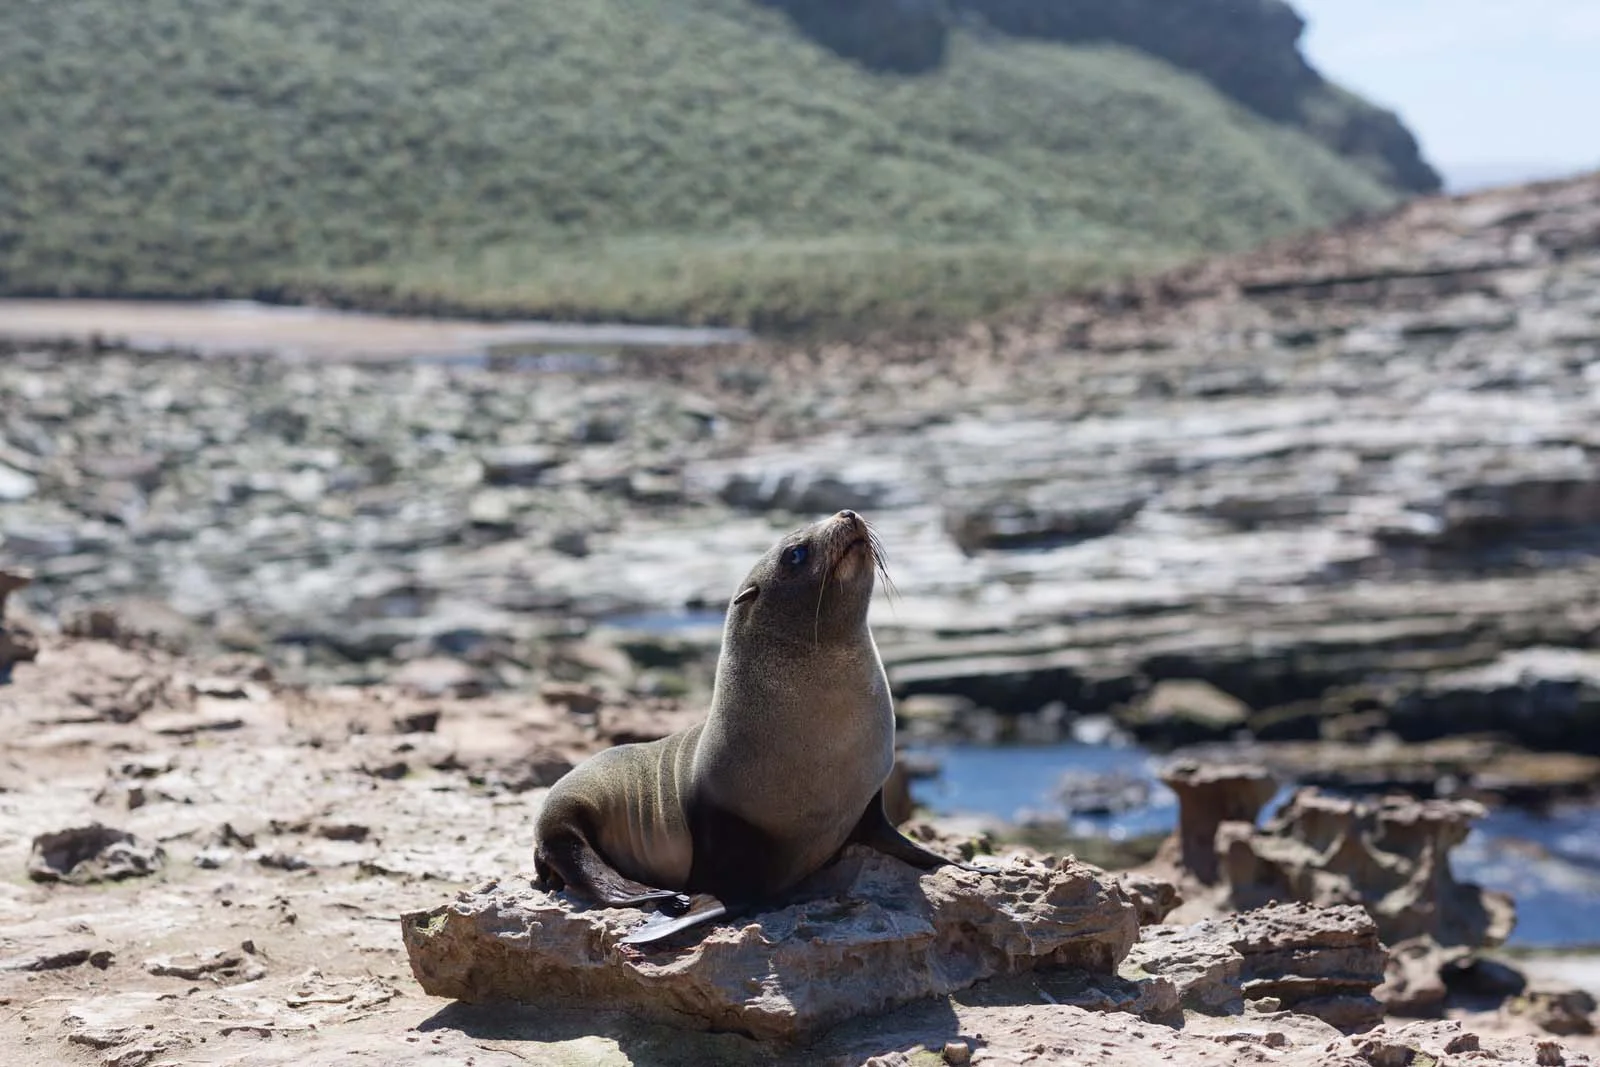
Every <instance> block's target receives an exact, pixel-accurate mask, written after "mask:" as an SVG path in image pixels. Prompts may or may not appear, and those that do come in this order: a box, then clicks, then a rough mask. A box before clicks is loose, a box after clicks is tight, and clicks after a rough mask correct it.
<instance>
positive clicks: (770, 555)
mask: <svg viewBox="0 0 1600 1067" xmlns="http://www.w3.org/2000/svg"><path fill="white" fill-rule="evenodd" d="M880 573H881V574H883V575H884V578H885V580H886V581H887V579H888V573H887V571H885V570H884V554H883V545H882V543H881V542H880V541H879V540H878V535H877V534H876V533H875V532H873V529H872V526H871V525H870V524H869V523H868V522H867V520H865V519H863V518H862V517H861V516H860V515H857V514H856V513H855V512H853V511H841V512H839V513H838V514H836V515H833V516H831V517H829V518H826V519H823V520H822V521H821V522H817V523H813V524H812V525H810V526H807V527H804V528H803V529H799V530H796V531H794V532H793V533H791V534H788V535H787V536H785V537H784V538H783V539H781V540H780V541H778V543H777V544H775V545H773V546H772V547H771V548H770V549H768V550H767V552H766V554H765V555H763V556H762V557H761V559H759V560H758V561H757V562H756V565H755V566H754V567H752V568H751V569H750V573H749V574H748V575H746V576H745V579H744V581H743V582H741V583H739V591H738V593H737V594H736V595H735V596H734V598H733V602H732V603H731V604H730V605H729V606H728V624H727V628H728V631H729V632H730V633H738V632H746V631H754V630H760V631H763V632H766V633H772V634H782V635H783V636H787V637H792V638H795V639H798V640H804V641H807V642H811V643H816V644H821V643H824V642H827V641H829V640H836V641H837V640H848V639H853V638H855V637H856V636H857V635H859V633H860V632H861V630H862V629H863V628H864V627H865V626H866V621H867V605H868V604H869V603H870V602H871V600H872V587H873V582H874V579H875V577H876V575H877V574H880Z"/></svg>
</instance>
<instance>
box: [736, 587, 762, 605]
mask: <svg viewBox="0 0 1600 1067" xmlns="http://www.w3.org/2000/svg"><path fill="white" fill-rule="evenodd" d="M759 592H761V588H760V587H759V586H754V585H752V586H748V587H746V588H744V589H741V590H739V595H738V596H736V597H734V598H733V605H732V606H734V607H738V606H739V605H740V604H743V603H744V602H745V601H747V600H754V599H755V598H756V594H757V593H759Z"/></svg>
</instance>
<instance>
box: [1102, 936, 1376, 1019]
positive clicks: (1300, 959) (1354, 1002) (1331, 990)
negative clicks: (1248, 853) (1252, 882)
mask: <svg viewBox="0 0 1600 1067" xmlns="http://www.w3.org/2000/svg"><path fill="white" fill-rule="evenodd" d="M1385 959H1386V956H1385V953H1384V949H1383V945H1382V944H1381V943H1380V942H1379V940H1378V929H1377V926H1376V925H1375V924H1374V923H1373V921H1372V918H1371V916H1369V915H1368V914H1367V913H1366V912H1365V911H1364V910H1362V909H1361V908H1360V907H1357V906H1355V905H1343V906H1338V907H1316V906H1313V905H1308V904H1278V905H1273V906H1270V907H1265V908H1259V909H1257V910H1255V911H1250V912H1244V913H1242V914H1239V915H1233V916H1229V917H1226V918H1221V919H1205V920H1201V921H1200V922H1197V923H1194V924H1191V925H1189V926H1151V927H1146V928H1145V929H1144V930H1143V931H1141V934H1140V940H1139V944H1138V945H1136V946H1134V948H1133V950H1132V951H1131V952H1130V953H1129V956H1128V959H1127V962H1126V963H1125V964H1124V967H1123V971H1122V973H1123V974H1124V975H1125V976H1130V977H1131V976H1134V975H1155V976H1159V977H1164V978H1167V979H1170V980H1171V981H1172V982H1173V984H1174V985H1176V986H1177V989H1178V995H1179V997H1180V1000H1181V1002H1182V1004H1183V1006H1184V1007H1185V1008H1189V1009H1191V1010H1194V1011H1202V1012H1208V1013H1212V1014H1237V1013H1238V1012H1240V1011H1242V1010H1243V1008H1244V1002H1245V1001H1246V1000H1251V1001H1264V1000H1270V1001H1273V1002H1275V1003H1276V1004H1277V1005H1279V1006H1280V1007H1281V1008H1282V1009H1283V1010H1288V1011H1294V1012H1298V1013H1300V1014H1302V1015H1312V1016H1315V1017H1317V1018H1319V1019H1322V1020H1323V1021H1324V1022H1327V1023H1329V1024H1331V1025H1333V1026H1336V1027H1338V1028H1339V1029H1341V1030H1344V1031H1346V1032H1356V1031H1360V1030H1365V1029H1368V1028H1370V1027H1372V1026H1375V1025H1377V1024H1378V1023H1379V1022H1381V1021H1382V1018H1383V1006H1382V1005H1381V1004H1380V1003H1379V1002H1378V1001H1377V1000H1376V999H1375V998H1374V997H1373V990H1374V989H1375V988H1376V987H1377V986H1378V985H1379V983H1381V982H1382V981H1383V977H1384V964H1385Z"/></svg>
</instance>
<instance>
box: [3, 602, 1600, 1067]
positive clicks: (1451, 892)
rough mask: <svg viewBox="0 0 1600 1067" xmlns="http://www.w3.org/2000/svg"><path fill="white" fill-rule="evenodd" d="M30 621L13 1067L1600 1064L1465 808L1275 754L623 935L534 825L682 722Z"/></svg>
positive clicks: (1580, 984)
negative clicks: (702, 925)
mask: <svg viewBox="0 0 1600 1067" xmlns="http://www.w3.org/2000/svg"><path fill="white" fill-rule="evenodd" d="M8 627H9V628H8V630H7V633H8V634H10V635H12V636H20V635H26V634H27V628H26V626H25V625H21V624H18V623H16V622H15V620H13V621H12V622H11V623H9V624H8ZM29 636H33V637H34V638H35V641H34V645H33V649H32V652H33V654H32V656H31V657H26V658H22V659H20V660H18V661H16V662H15V663H13V665H12V666H13V672H14V673H13V683H12V684H11V685H8V686H5V687H0V815H3V818H0V867H3V868H4V869H5V870H7V871H9V872H11V873H10V875H9V876H8V877H7V878H6V879H3V880H0V1008H4V1009H5V1011H4V1014H3V1015H0V1058H4V1060H5V1062H8V1063H19V1064H20V1063H34V1062H41V1063H44V1062H48V1063H60V1064H77V1063H81V1064H84V1065H86V1067H87V1065H89V1064H104V1065H117V1067H143V1065H154V1064H178V1063H183V1064H219V1065H220V1064H229V1065H233V1067H279V1065H289V1064H296V1063H305V1062H328V1061H331V1060H333V1059H342V1058H345V1057H353V1059H352V1060H351V1062H371V1063H384V1064H391V1065H405V1064H411V1063H419V1064H420V1063H424V1062H440V1059H441V1057H442V1058H443V1059H445V1060H448V1061H450V1062H466V1060H468V1059H470V1060H471V1061H472V1062H473V1063H474V1064H475V1065H488V1067H512V1065H515V1064H518V1063H525V1062H529V1061H530V1060H532V1061H534V1062H552V1063H571V1064H575V1065H577V1064H581V1065H585V1067H588V1065H595V1067H599V1065H606V1067H611V1065H622V1064H627V1063H652V1064H665V1065H673V1067H676V1065H679V1064H681V1065H683V1067H688V1065H689V1064H705V1063H711V1064H724V1065H733V1064H767V1065H774V1067H778V1065H783V1067H787V1065H791V1064H794V1065H798V1064H802V1063H805V1064H827V1065H838V1067H845V1065H864V1064H869V1063H870V1064H877V1065H890V1064H893V1065H913V1064H914V1065H917V1067H922V1065H924V1064H932V1063H935V1062H944V1063H950V1064H960V1063H966V1062H971V1063H977V1064H984V1063H989V1064H995V1065H999V1064H1008V1063H1029V1062H1061V1061H1062V1060H1063V1059H1074V1058H1081V1057H1084V1056H1092V1057H1096V1058H1097V1060H1098V1061H1102V1062H1108V1063H1128V1064H1134V1063H1142V1062H1148V1061H1149V1060H1150V1059H1151V1058H1156V1057H1162V1058H1166V1059H1169V1060H1171V1061H1173V1062H1179V1063H1199V1064H1210V1063H1232V1062H1238V1057H1239V1056H1241V1055H1244V1054H1246V1053H1247V1052H1248V1053H1249V1054H1251V1055H1255V1054H1257V1053H1260V1054H1262V1055H1265V1056H1267V1057H1268V1058H1269V1060H1268V1061H1269V1062H1274V1063H1282V1064H1300V1063H1305V1064H1313V1063H1316V1064H1326V1063H1339V1064H1350V1065H1352V1067H1362V1065H1364V1067H1373V1065H1379V1064H1387V1063H1413V1062H1421V1061H1422V1060H1423V1059H1424V1058H1431V1059H1433V1060H1434V1061H1435V1062H1457V1059H1453V1058H1452V1057H1456V1058H1464V1059H1465V1060H1468V1061H1471V1062H1479V1061H1488V1062H1495V1061H1499V1060H1503V1061H1508V1062H1519V1063H1529V1062H1535V1061H1537V1062H1539V1063H1563V1064H1574V1065H1577V1064H1585V1063H1591V1062H1595V1060H1596V1058H1597V1057H1600V1043H1597V1039H1596V1038H1595V1037H1594V1036H1593V1034H1594V1025H1593V1024H1594V1019H1593V1012H1594V1000H1593V997H1592V995H1591V993H1589V992H1587V991H1586V990H1591V989H1593V988H1595V987H1596V986H1597V985H1600V982H1597V981H1595V970H1596V968H1595V966H1594V961H1593V958H1592V957H1562V958H1556V959H1549V960H1543V961H1541V960H1531V961H1521V960H1515V959H1511V958H1508V957H1505V956H1503V955H1502V954H1500V953H1497V952H1496V951H1495V949H1494V946H1495V944H1496V943H1497V942H1498V941H1499V940H1500V939H1502V938H1503V937H1504V935H1505V932H1506V930H1507V929H1508V924H1509V923H1510V922H1511V921H1512V912H1511V910H1510V909H1511V905H1510V902H1509V901H1506V900H1505V899H1504V898H1502V897H1500V896H1498V895H1496V894H1492V893H1486V892H1484V891H1482V890H1480V889H1479V888H1478V887H1476V886H1473V885H1470V884H1464V883H1460V882H1457V881H1455V880H1454V879H1453V878H1451V877H1450V874H1449V866H1448V855H1449V852H1450V851H1451V849H1452V848H1454V847H1455V845H1456V844H1457V843H1458V842H1459V840H1460V838H1461V836H1462V834H1463V833H1464V832H1465V830H1466V827H1467V825H1468V824H1469V823H1470V821H1471V819H1472V818H1474V817H1475V815H1476V814H1478V813H1479V812H1480V810H1481V809H1477V808H1476V807H1475V806H1474V805H1472V804H1471V803H1470V802H1464V801H1429V802H1418V801H1416V800H1414V799H1410V798H1405V797H1401V796H1396V797H1392V798H1390V799H1387V800H1385V801H1383V802H1382V803H1366V802H1353V801H1350V800H1345V799H1340V798H1335V797H1329V796H1326V795H1322V794H1319V793H1317V792H1316V791H1315V790H1307V791H1302V792H1301V793H1299V794H1297V795H1296V796H1295V797H1294V798H1293V799H1292V800H1291V801H1290V802H1289V803H1288V804H1287V805H1286V806H1284V807H1283V808H1282V809H1281V810H1279V811H1278V812H1277V813H1276V815H1275V817H1274V818H1273V819H1272V820H1269V821H1268V822H1267V823H1266V824H1264V825H1262V826H1259V827H1258V826H1256V825H1254V823H1252V822H1251V821H1250V820H1251V819H1252V817H1253V815H1254V813H1255V810H1256V808H1257V807H1258V806H1259V805H1260V803H1261V802H1262V798H1263V797H1265V796H1267V795H1269V794H1270V793H1271V792H1272V791H1273V788H1274V786H1273V783H1272V782H1271V779H1270V777H1268V776H1267V775H1266V773H1265V772H1263V771H1259V770H1256V769H1251V768H1237V769H1229V768H1226V767H1221V766H1212V767H1208V768H1197V767H1193V766H1184V765H1178V766H1175V767H1173V768H1172V769H1171V771H1170V773H1169V776H1168V781H1169V782H1170V783H1171V785H1172V786H1173V788H1174V789H1176V790H1178V792H1179V794H1180V797H1181V798H1182V802H1183V805H1184V815H1183V820H1182V827H1181V831H1180V832H1179V833H1178V834H1175V835H1174V836H1173V837H1172V838H1171V839H1170V841H1169V842H1168V843H1167V845H1166V846H1165V847H1164V848H1163V850H1162V852H1161V854H1160V855H1159V856H1158V857H1157V858H1156V859H1155V860H1154V861H1152V862H1151V863H1150V864H1147V865H1145V866H1144V867H1142V868H1139V869H1135V870H1126V871H1122V872H1118V873H1108V872H1107V871H1105V870H1102V869H1100V868H1097V867H1094V866H1091V865H1088V864H1086V863H1083V862H1081V861H1079V860H1075V859H1072V858H1070V857H1060V856H1055V855H1048V854H1043V853H1040V852H1039V851H1037V850H1033V849H1029V848H1026V847H1019V846H1008V845H1003V844H998V843H996V842H994V841H989V840H984V839H981V838H980V839H974V838H971V837H970V836H968V835H965V834H963V833H960V832H956V831H953V830H951V829H945V828H941V827H939V826H937V825H932V824H928V823H926V822H920V821H913V822H912V823H910V824H908V826H907V830H908V832H910V833H912V834H914V835H916V836H918V837H919V838H921V839H922V840H924V841H925V842H927V843H928V844H929V846H930V847H933V848H937V849H941V850H945V851H947V852H949V853H951V854H957V855H968V856H970V855H974V854H976V853H979V852H982V853H986V854H993V855H994V856H995V857H996V860H997V861H998V862H997V863H996V864H995V867H996V869H995V870H994V871H993V872H992V873H985V874H972V873H968V872H954V871H950V870H945V871H941V872H934V873H932V874H926V875H919V874H918V873H917V872H915V871H912V870H910V869H909V868H906V867H904V865H900V864H896V863H894V862H893V861H889V860H887V859H885V858H884V857H881V856H878V855H876V854H871V853H863V852H859V851H856V852H851V853H847V855H846V856H845V857H844V858H843V859H842V860H841V862H840V863H839V864H838V865H836V866H835V867H832V868H829V869H828V870H826V871H824V872H823V873H822V874H821V875H819V876H818V878H817V879H814V880H813V882H812V883H810V884H808V886H806V887H805V888H804V889H803V891H802V892H801V894H800V897H801V899H799V900H797V901H796V902H794V903H793V904H791V905H789V906H788V907H787V908H777V909H774V910H773V911H772V912H769V913H767V914H764V915H762V916H759V917H757V918H756V919H755V920H754V921H750V922H744V923H739V924H732V925H726V926H717V927H716V928H715V929H713V930H711V931H709V932H708V933H706V934H705V936H704V938H703V939H702V940H700V941H698V942H697V943H695V944H693V945H688V946H679V947H673V946H663V947H661V948H659V949H657V950H653V951H652V952H650V953H639V952H637V951H630V952H623V951H620V950H619V947H618V946H617V945H616V944H615V942H616V939H617V938H618V937H619V936H621V934H622V933H624V932H625V931H626V930H627V929H628V928H629V926H631V924H632V923H633V922H635V921H637V919H638V918H640V917H641V916H640V913H638V912H636V911H632V910H630V909H598V910H593V909H589V910H586V909H582V908H581V907H578V906H576V905H575V904H574V903H573V902H572V901H570V900H568V899H566V898H565V897H562V896H550V895H547V894H544V893H541V892H539V891H538V890H535V889H533V888H532V886H531V885H530V883H529V872H530V867H531V857H532V852H531V842H532V829H533V823H534V815H535V813H536V812H537V806H538V803H539V800H540V797H541V796H542V794H543V791H544V789H545V787H546V786H548V784H549V783H550V782H552V781H554V780H555V778H556V777H558V776H559V775H560V774H561V773H563V772H564V771H565V770H566V769H568V768H569V767H571V766H572V765H573V764H574V763H575V762H576V761H577V760H579V759H581V758H583V757H584V756H585V755H586V754H588V753H590V752H592V751H594V750H596V749H597V748H598V747H602V746H604V745H607V744H613V743H617V742H619V741H622V740H629V739H636V738H648V737H655V736H661V735H662V734H664V733H666V732H668V731H670V730H672V729H676V728H678V727H680V726H682V725H683V724H684V722H685V721H691V720H692V719H693V718H694V717H695V715H696V712H694V711H693V710H692V709H688V708H684V707H681V706H674V705H671V704H670V703H667V702H658V703H656V704H653V705H652V704H621V705H611V704H602V705H601V706H594V705H593V704H590V703H586V702H585V701H584V700H582V699H581V697H582V694H581V693H580V692H578V691H575V690H569V691H565V692H562V691H554V690H553V691H551V692H550V693H549V694H548V695H547V696H546V697H545V698H543V699H530V698H528V697H527V696H524V695H515V694H481V695H478V696H471V697H458V696H448V695H446V696H437V697H422V696H418V695H416V694H414V693H410V692H407V691H406V690H405V689H404V688H402V687H398V686H371V687H351V686H331V687H325V686H298V685H288V684H285V683H283V682H282V681H280V680H277V679H276V678H275V677H274V676H273V674H272V671H271V669H270V667H269V666H268V665H267V664H265V662H264V661H262V660H260V659H259V658H255V657H250V656H247V655H241V654H238V653H229V654H223V655H221V656H217V657H211V658H199V657H194V656H176V655H174V654H172V653H169V652H166V651H163V650H161V649H159V648H150V647H144V646H140V645H138V644H137V643H135V642H129V641H126V640H122V642H121V643H119V642H118V641H117V640H103V639H94V638H74V637H66V638H62V637H57V636H54V635H50V634H44V635H29ZM1574 976H1576V978H1577V981H1576V984H1575V983H1574ZM439 998H445V999H439ZM1418 1020H1420V1021H1418Z"/></svg>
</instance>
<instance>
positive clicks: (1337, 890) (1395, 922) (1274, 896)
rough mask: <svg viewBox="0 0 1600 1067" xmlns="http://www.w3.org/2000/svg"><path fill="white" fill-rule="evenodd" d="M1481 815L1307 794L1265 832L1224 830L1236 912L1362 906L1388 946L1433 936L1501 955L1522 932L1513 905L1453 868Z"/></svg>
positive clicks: (1441, 803) (1222, 847)
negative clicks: (1294, 904)
mask: <svg viewBox="0 0 1600 1067" xmlns="http://www.w3.org/2000/svg"><path fill="white" fill-rule="evenodd" d="M1483 814H1484V809H1483V807H1482V806H1481V805H1479V804H1476V803H1474V802H1472V801H1465V800H1426V801H1423V800H1417V799H1415V798H1413V797H1405V796H1391V797H1385V798H1383V799H1382V800H1379V801H1376V802H1370V801H1364V800H1352V799H1349V798H1345V797H1335V796H1329V795H1327V794H1325V793H1322V792H1321V791H1319V790H1316V789H1302V790H1299V791H1297V792H1296V793H1295V794H1294V796H1293V797H1291V798H1290V800H1289V802H1288V803H1287V804H1285V805H1284V807H1283V809H1282V810H1281V811H1279V812H1278V814H1277V815H1276V816H1275V817H1273V818H1272V819H1271V820H1269V821H1268V822H1267V824H1266V825H1265V826H1264V827H1263V828H1262V829H1261V830H1260V831H1258V832H1257V831H1250V832H1247V831H1246V830H1245V829H1244V828H1238V830H1237V832H1234V830H1233V829H1232V828H1230V830H1228V831H1225V832H1224V833H1223V834H1222V835H1220V837H1219V841H1218V849H1219V852H1220V853H1221V854H1222V856H1221V858H1222V864H1223V868H1224V873H1225V877H1226V880H1227V882H1228V884H1229V886H1230V887H1231V895H1232V900H1233V903H1234V905H1235V906H1237V907H1251V906H1254V905H1256V904H1260V903H1263V902H1265V901H1267V900H1304V901H1309V902H1311V903H1318V904H1331V903H1343V902H1349V901H1359V902H1360V903H1361V904H1362V905H1363V906H1365V907H1366V909H1367V910H1368V911H1369V912H1370V913H1371V914H1372V917H1373V919H1374V921H1376V922H1377V924H1378V931H1379V933H1380V934H1381V935H1382V937H1383V939H1384V941H1385V943H1387V944H1390V945H1396V944H1399V943H1400V942H1403V941H1407V940H1410V939H1412V938H1417V937H1424V936H1425V937H1430V938H1432V939H1433V940H1434V941H1436V942H1438V943H1439V944H1440V945H1445V946H1464V947H1467V948H1481V947H1493V946H1495V945H1499V944H1501V943H1503V942H1504V941H1505V939H1506V938H1507V937H1508V936H1510V933H1511V929H1512V927H1513V926H1514V925H1515V923H1516V908H1515V906H1514V905H1513V904H1512V901H1511V898H1510V897H1508V896H1506V895H1505V894H1503V893H1496V892H1493V891H1490V890H1485V889H1482V888H1480V887H1479V886H1476V885H1472V884H1470V883H1463V882H1458V881H1456V880H1455V876H1454V875H1453V874H1452V873H1451V870H1450V861H1449V855H1450V851H1451V850H1452V849H1453V848H1455V847H1456V846H1457V845H1459V844H1460V843H1461V842H1462V841H1463V840H1465V838H1466V836H1467V833H1468V831H1469V830H1470V829H1471V826H1472V823H1473V821H1474V820H1476V819H1478V818H1480V817H1482V815H1483Z"/></svg>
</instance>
